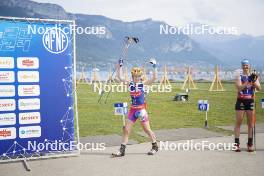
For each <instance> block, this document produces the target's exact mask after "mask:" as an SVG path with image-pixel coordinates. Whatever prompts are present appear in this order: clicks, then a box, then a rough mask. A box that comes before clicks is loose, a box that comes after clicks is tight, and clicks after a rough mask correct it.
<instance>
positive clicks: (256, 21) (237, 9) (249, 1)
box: [34, 0, 264, 36]
mask: <svg viewBox="0 0 264 176" xmlns="http://www.w3.org/2000/svg"><path fill="white" fill-rule="evenodd" d="M34 1H36V2H49V3H55V4H59V5H61V6H62V7H63V8H64V9H65V10H66V11H68V12H72V13H83V14H93V15H104V16H107V17H110V18H114V19H119V20H123V21H135V20H142V19H146V18H152V19H154V20H161V21H165V22H167V23H168V24H170V25H174V26H184V25H186V24H189V23H203V24H210V25H218V26H226V27H237V28H238V29H239V33H245V34H250V35H254V36H258V35H264V23H263V18H264V1H263V0H129V1H128V0H34Z"/></svg>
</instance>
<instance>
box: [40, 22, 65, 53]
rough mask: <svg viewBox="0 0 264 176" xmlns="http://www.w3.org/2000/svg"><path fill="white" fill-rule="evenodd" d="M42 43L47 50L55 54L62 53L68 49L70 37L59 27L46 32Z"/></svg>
mask: <svg viewBox="0 0 264 176" xmlns="http://www.w3.org/2000/svg"><path fill="white" fill-rule="evenodd" d="M42 42H43V45H44V47H45V48H46V50H47V51H49V52H51V53H53V54H59V53H62V52H64V51H65V50H66V49H67V47H68V37H67V35H66V34H65V32H64V31H63V30H62V29H60V28H58V27H53V28H50V29H48V30H46V32H45V33H44V34H43V37H42Z"/></svg>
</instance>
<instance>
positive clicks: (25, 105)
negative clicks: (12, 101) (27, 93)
mask: <svg viewBox="0 0 264 176" xmlns="http://www.w3.org/2000/svg"><path fill="white" fill-rule="evenodd" d="M18 109H19V110H38V109H40V99H39V98H31V99H19V100H18Z"/></svg>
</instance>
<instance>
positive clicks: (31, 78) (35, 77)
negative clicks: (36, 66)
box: [17, 71, 39, 82]
mask: <svg viewBox="0 0 264 176" xmlns="http://www.w3.org/2000/svg"><path fill="white" fill-rule="evenodd" d="M17 75H18V82H39V72H38V71H19V72H17Z"/></svg>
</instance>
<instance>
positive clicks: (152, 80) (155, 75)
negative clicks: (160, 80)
mask: <svg viewBox="0 0 264 176" xmlns="http://www.w3.org/2000/svg"><path fill="white" fill-rule="evenodd" d="M157 72H158V71H157V69H156V68H155V69H154V70H153V73H152V78H151V79H149V80H147V81H145V82H144V84H145V85H150V84H152V83H154V82H155V81H156V79H157Z"/></svg>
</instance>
